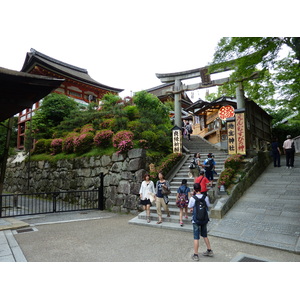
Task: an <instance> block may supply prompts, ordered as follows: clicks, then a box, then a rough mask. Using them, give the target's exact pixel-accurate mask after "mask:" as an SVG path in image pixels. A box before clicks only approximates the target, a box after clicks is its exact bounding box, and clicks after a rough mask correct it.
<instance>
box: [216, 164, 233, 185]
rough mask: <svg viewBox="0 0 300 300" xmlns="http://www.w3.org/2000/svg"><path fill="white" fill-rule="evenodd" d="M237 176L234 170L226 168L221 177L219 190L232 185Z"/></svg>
mask: <svg viewBox="0 0 300 300" xmlns="http://www.w3.org/2000/svg"><path fill="white" fill-rule="evenodd" d="M234 174H235V170H234V169H232V168H226V169H225V170H224V171H223V172H222V173H221V174H220V177H219V188H220V186H221V185H224V186H225V187H226V188H227V187H228V186H229V185H230V184H231V181H232V178H233V176H234Z"/></svg>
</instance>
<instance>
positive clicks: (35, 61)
mask: <svg viewBox="0 0 300 300" xmlns="http://www.w3.org/2000/svg"><path fill="white" fill-rule="evenodd" d="M36 65H39V66H43V67H45V68H46V69H48V70H51V71H53V72H56V73H58V74H61V75H62V76H66V77H70V78H72V79H75V80H78V81H81V82H84V83H87V84H90V85H93V86H96V87H98V88H102V89H106V90H109V91H112V92H116V93H120V92H122V91H123V89H118V88H114V87H110V86H107V85H104V84H102V83H100V82H98V81H96V80H94V79H93V78H92V77H90V75H89V74H88V71H87V70H86V69H83V68H79V67H76V66H73V65H70V64H67V63H65V62H62V61H59V60H57V59H55V58H52V57H50V56H47V55H45V54H43V53H41V52H38V51H36V50H35V49H30V52H27V55H26V58H25V62H24V64H23V67H22V69H21V71H22V72H30V71H31V70H32V69H33V68H34V67H35V66H36Z"/></svg>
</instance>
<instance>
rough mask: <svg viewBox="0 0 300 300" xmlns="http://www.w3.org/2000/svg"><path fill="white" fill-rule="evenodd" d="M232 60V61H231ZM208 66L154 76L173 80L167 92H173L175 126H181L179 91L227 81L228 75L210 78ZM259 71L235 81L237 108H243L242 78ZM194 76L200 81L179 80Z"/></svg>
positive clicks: (166, 80) (254, 74)
mask: <svg viewBox="0 0 300 300" xmlns="http://www.w3.org/2000/svg"><path fill="white" fill-rule="evenodd" d="M232 62H234V61H232ZM208 68H209V67H208V66H205V67H201V68H198V69H193V70H188V71H183V72H175V73H156V74H155V75H156V77H157V78H159V79H160V80H161V82H162V83H171V82H174V87H173V91H172V92H169V93H173V94H174V95H175V97H174V108H175V109H174V110H175V124H174V125H175V126H178V127H181V99H180V93H181V92H183V91H194V90H198V89H203V88H208V87H214V86H220V85H223V84H224V83H226V82H229V77H226V78H222V79H216V80H211V78H210V74H209V73H208ZM232 69H233V68H232V67H227V68H224V69H220V70H217V71H214V72H212V73H211V74H216V73H222V72H225V71H230V70H232ZM258 74H259V72H255V73H253V74H252V75H251V76H250V77H247V78H243V79H241V80H238V81H236V82H237V83H238V84H237V88H236V99H237V108H244V107H245V101H244V92H243V85H242V82H243V81H244V80H250V79H254V78H258ZM196 77H201V81H202V82H200V83H195V84H189V85H185V84H182V82H181V80H186V79H192V78H196Z"/></svg>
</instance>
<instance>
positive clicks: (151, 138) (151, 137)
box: [141, 130, 157, 147]
mask: <svg viewBox="0 0 300 300" xmlns="http://www.w3.org/2000/svg"><path fill="white" fill-rule="evenodd" d="M141 138H142V139H144V140H147V141H148V143H149V145H150V146H151V147H153V146H155V144H156V142H157V135H156V134H155V133H154V132H153V131H150V130H145V131H144V132H142V134H141Z"/></svg>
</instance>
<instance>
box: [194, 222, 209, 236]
mask: <svg viewBox="0 0 300 300" xmlns="http://www.w3.org/2000/svg"><path fill="white" fill-rule="evenodd" d="M193 232H194V240H200V235H201V236H202V237H204V238H206V237H207V223H206V224H203V225H197V224H196V223H193Z"/></svg>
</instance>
